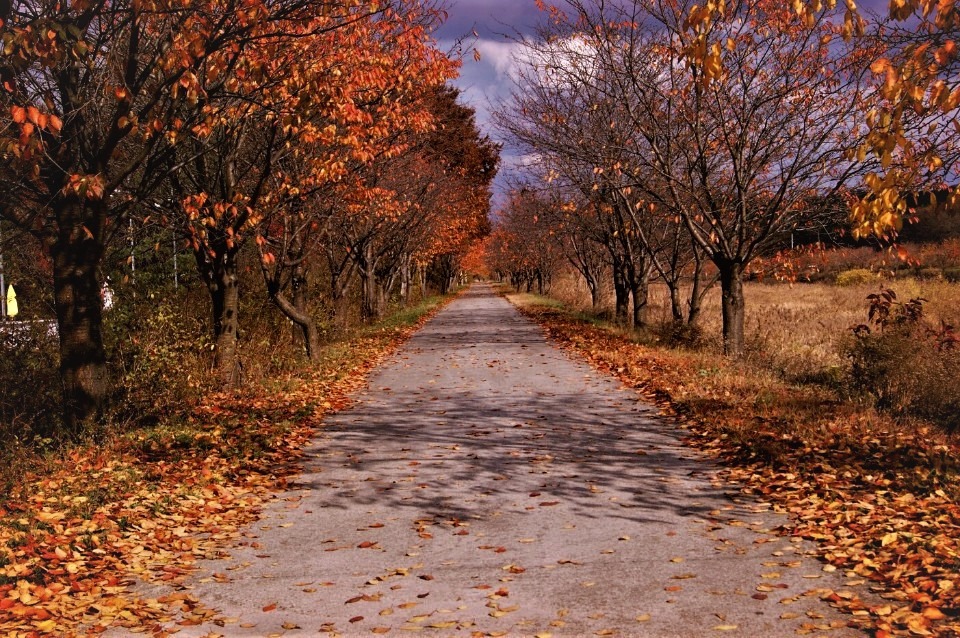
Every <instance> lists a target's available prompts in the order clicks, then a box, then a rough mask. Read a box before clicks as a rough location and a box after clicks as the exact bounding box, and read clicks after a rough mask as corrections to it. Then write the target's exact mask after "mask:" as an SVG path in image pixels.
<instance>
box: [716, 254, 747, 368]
mask: <svg viewBox="0 0 960 638" xmlns="http://www.w3.org/2000/svg"><path fill="white" fill-rule="evenodd" d="M717 268H718V270H719V271H720V295H721V303H722V308H723V353H724V354H725V355H728V356H732V357H738V356H740V355H741V354H743V318H744V302H743V266H742V264H739V263H737V262H729V261H722V262H719V263H717Z"/></svg>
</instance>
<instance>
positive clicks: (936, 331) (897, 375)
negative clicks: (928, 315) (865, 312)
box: [847, 290, 960, 430]
mask: <svg viewBox="0 0 960 638" xmlns="http://www.w3.org/2000/svg"><path fill="white" fill-rule="evenodd" d="M868 298H869V299H870V302H871V303H870V315H869V317H870V319H869V321H870V324H871V325H866V324H862V325H859V326H856V327H855V328H853V334H854V337H853V341H852V342H851V343H850V344H849V346H848V348H847V356H848V357H849V358H850V360H851V362H852V364H853V365H852V368H851V387H852V389H853V390H854V391H855V392H857V393H859V394H861V395H866V396H870V397H872V399H873V401H874V403H875V405H876V407H877V408H878V409H880V410H883V411H887V412H891V413H893V414H897V415H901V416H915V417H920V418H923V419H928V420H930V421H932V422H934V423H937V424H939V425H941V426H943V427H944V428H946V429H949V430H958V429H960V393H958V392H957V390H956V385H955V383H951V381H955V380H957V379H960V338H958V336H957V335H956V334H955V333H954V330H953V327H952V326H949V325H947V324H945V323H941V324H940V326H932V325H930V324H929V323H928V322H927V321H925V319H924V316H923V303H924V301H925V300H924V299H919V298H918V299H911V300H910V301H907V302H899V301H897V297H896V293H894V292H893V291H892V290H882V291H881V292H880V293H876V294H873V295H870V296H869V297H868Z"/></svg>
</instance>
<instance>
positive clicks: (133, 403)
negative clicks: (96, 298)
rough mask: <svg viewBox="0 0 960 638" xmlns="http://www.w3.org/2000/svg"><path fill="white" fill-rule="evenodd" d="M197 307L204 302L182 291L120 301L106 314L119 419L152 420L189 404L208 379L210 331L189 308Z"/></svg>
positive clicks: (126, 420)
mask: <svg viewBox="0 0 960 638" xmlns="http://www.w3.org/2000/svg"><path fill="white" fill-rule="evenodd" d="M197 306H199V307H201V308H202V307H203V306H202V305H200V304H190V303H188V300H187V299H185V298H184V296H182V295H181V296H179V297H177V296H170V297H167V299H166V300H165V301H161V302H157V301H154V300H150V301H149V302H145V303H141V304H137V305H133V304H130V305H124V304H119V305H118V306H117V307H114V308H113V309H111V311H110V312H109V313H107V315H106V317H105V319H106V321H105V328H106V333H107V335H106V336H107V341H108V345H110V346H112V347H111V351H112V357H111V367H112V373H113V374H114V375H115V377H114V378H115V381H116V395H115V396H114V398H113V405H114V409H115V412H114V417H115V418H116V419H117V420H119V421H124V422H130V423H133V424H136V425H153V424H155V423H156V422H158V421H159V420H160V418H161V417H163V416H167V415H170V414H171V413H173V414H176V413H178V412H181V411H183V410H185V409H188V408H189V406H191V405H193V404H194V403H195V402H196V400H197V397H198V396H199V395H200V393H201V392H202V390H203V388H204V386H205V385H208V384H209V382H210V374H209V366H210V344H209V337H208V330H207V329H206V328H205V327H204V326H203V322H202V321H201V320H200V319H199V318H198V317H196V316H194V315H192V314H191V313H190V311H189V310H186V309H185V308H189V307H197Z"/></svg>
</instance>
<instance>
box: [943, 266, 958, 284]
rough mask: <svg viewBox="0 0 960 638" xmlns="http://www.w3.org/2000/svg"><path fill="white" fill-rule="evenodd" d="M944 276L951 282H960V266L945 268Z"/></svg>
mask: <svg viewBox="0 0 960 638" xmlns="http://www.w3.org/2000/svg"><path fill="white" fill-rule="evenodd" d="M943 278H944V279H946V280H947V281H949V282H950V283H954V284H956V283H960V268H944V269H943Z"/></svg>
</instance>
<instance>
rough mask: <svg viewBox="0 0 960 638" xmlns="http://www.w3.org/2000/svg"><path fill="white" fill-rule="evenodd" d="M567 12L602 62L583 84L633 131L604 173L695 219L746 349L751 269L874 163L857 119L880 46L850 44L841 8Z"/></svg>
mask: <svg viewBox="0 0 960 638" xmlns="http://www.w3.org/2000/svg"><path fill="white" fill-rule="evenodd" d="M565 6H566V7H567V8H568V9H569V15H567V14H566V13H564V12H563V11H560V10H556V11H554V12H553V14H552V15H553V17H552V20H553V24H554V25H555V26H554V28H555V30H556V31H557V37H558V38H560V37H562V38H565V39H566V41H575V42H576V48H577V50H578V51H583V52H585V53H583V54H582V55H581V57H582V58H583V59H585V60H587V61H588V64H584V65H583V66H584V68H585V69H587V70H588V71H589V72H588V73H582V74H580V75H579V76H577V77H576V78H575V80H576V82H577V83H586V84H587V86H589V87H590V88H591V92H592V93H594V94H596V95H600V96H605V97H606V98H607V102H608V103H613V104H615V105H616V106H617V114H618V119H617V123H616V124H614V125H613V126H617V127H621V128H622V129H623V133H621V134H620V135H619V136H618V140H620V143H622V146H621V147H619V148H617V151H618V152H617V153H616V161H615V162H614V163H613V164H610V163H607V164H599V165H598V166H597V167H596V170H597V171H598V173H599V172H603V173H604V174H609V173H613V174H614V175H615V176H616V177H617V178H618V180H620V179H622V180H623V182H622V185H623V187H622V188H620V189H618V192H619V193H624V192H625V191H624V188H627V189H630V191H631V192H632V193H633V195H632V197H634V198H635V199H634V205H638V204H639V205H642V206H648V205H649V204H654V205H655V206H656V210H657V211H659V213H658V214H662V215H667V216H668V217H669V216H672V217H676V218H678V219H679V220H680V221H681V222H682V223H683V224H684V226H685V227H686V229H687V231H688V232H689V234H690V236H691V237H692V239H693V241H694V242H695V244H696V246H697V247H698V248H699V249H700V250H702V251H703V252H704V253H705V254H706V256H707V257H708V258H709V260H710V261H711V262H712V263H713V265H714V266H715V267H716V269H717V270H718V272H719V275H720V283H721V288H722V311H723V338H724V349H725V351H726V352H727V353H729V354H734V355H735V354H739V353H740V352H741V351H742V349H743V338H744V334H743V318H744V297H743V275H744V272H745V268H746V266H747V265H748V264H749V263H750V262H751V261H752V260H753V259H754V258H756V257H757V256H758V255H762V254H764V253H765V252H767V251H769V250H771V248H772V246H773V245H775V244H776V242H777V241H778V240H779V238H780V236H781V235H782V233H784V232H786V231H788V230H790V229H792V228H794V227H795V226H796V225H797V224H800V223H803V222H807V221H809V220H810V219H811V218H812V217H814V216H816V215H817V214H819V213H820V209H819V208H814V207H811V206H809V205H808V204H809V202H810V201H813V200H814V199H815V198H814V197H813V195H816V196H818V197H819V198H822V199H827V198H830V196H831V195H832V194H834V193H837V192H842V191H843V190H844V189H846V188H847V187H849V186H850V185H851V184H852V182H853V181H854V178H855V177H856V176H857V175H858V174H859V173H861V172H863V171H865V170H866V169H865V167H864V165H862V164H857V163H854V162H851V161H849V152H850V151H851V149H855V148H857V146H858V145H859V144H860V143H861V142H862V141H863V140H864V139H865V137H864V134H863V133H864V132H863V131H862V130H860V129H858V127H857V126H856V121H857V120H856V115H857V114H858V113H859V109H860V108H862V107H863V105H865V104H868V103H869V101H870V99H871V96H872V93H871V91H870V90H869V87H868V84H867V82H866V79H867V78H866V76H867V70H866V67H867V64H866V62H867V60H869V59H870V56H871V54H872V51H868V50H865V49H864V48H862V47H860V48H858V47H855V46H852V45H851V44H848V43H846V42H844V40H843V39H842V38H841V37H840V36H841V35H842V33H843V31H844V29H845V28H846V27H845V25H844V22H843V21H842V17H843V16H842V14H839V13H838V12H822V13H820V14H817V15H816V16H813V22H812V23H811V22H809V21H808V20H807V19H802V18H801V17H799V16H798V15H797V14H796V13H795V12H794V11H792V10H791V9H790V8H789V7H786V6H784V5H783V3H779V2H770V1H767V0H743V1H741V2H736V3H733V4H730V5H728V6H725V8H724V10H723V11H722V12H720V11H717V12H714V13H711V14H710V15H711V16H712V17H711V19H710V20H705V21H701V22H698V21H696V20H693V19H691V18H690V14H691V12H696V11H700V10H701V9H696V7H694V6H693V5H692V3H687V2H647V1H633V2H627V3H618V4H616V5H613V4H607V3H603V2H599V1H597V2H591V1H586V0H585V1H580V0H571V1H569V2H567V3H566V5H565ZM694 61H695V62H694ZM560 68H561V71H562V72H564V73H565V77H567V78H569V77H570V74H569V73H566V72H565V71H564V69H563V68H562V67H560ZM567 81H568V82H570V81H571V80H569V79H568V80H567ZM598 188H599V186H598Z"/></svg>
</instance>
